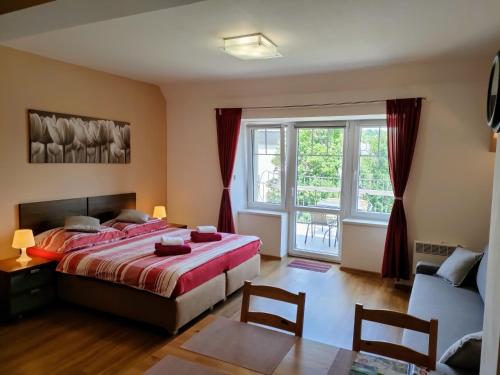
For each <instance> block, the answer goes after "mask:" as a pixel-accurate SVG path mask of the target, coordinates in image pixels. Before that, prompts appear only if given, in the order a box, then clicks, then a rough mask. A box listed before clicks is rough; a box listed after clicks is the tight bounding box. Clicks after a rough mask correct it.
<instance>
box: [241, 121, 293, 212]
mask: <svg viewBox="0 0 500 375" xmlns="http://www.w3.org/2000/svg"><path fill="white" fill-rule="evenodd" d="M286 125H287V124H281V123H262V124H260V123H259V124H255V123H247V124H246V142H245V143H246V145H247V157H246V160H247V168H246V171H247V172H246V176H247V206H248V208H250V209H262V210H270V211H285V202H286V195H287V194H286V193H287V191H286V181H287V179H286V176H287V175H286V173H287V171H286V169H287V168H286V152H285V151H286V150H285V148H286V146H285V145H286V142H285V136H286V132H285V129H286ZM258 129H280V164H281V176H280V177H281V181H280V182H281V200H280V203H267V202H257V201H255V192H254V188H255V184H254V180H255V170H254V162H255V159H254V146H255V142H254V130H258Z"/></svg>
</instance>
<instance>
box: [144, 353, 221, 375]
mask: <svg viewBox="0 0 500 375" xmlns="http://www.w3.org/2000/svg"><path fill="white" fill-rule="evenodd" d="M144 375H224V374H223V373H222V372H219V371H217V370H214V369H211V368H210V367H207V366H203V365H200V364H198V363H194V362H191V361H187V360H185V359H181V358H177V357H174V356H171V355H169V356H166V357H165V358H163V359H162V360H161V361H159V362H157V363H156V364H155V365H154V366H153V367H151V368H150V369H148V370H147V371H146V372H145V373H144Z"/></svg>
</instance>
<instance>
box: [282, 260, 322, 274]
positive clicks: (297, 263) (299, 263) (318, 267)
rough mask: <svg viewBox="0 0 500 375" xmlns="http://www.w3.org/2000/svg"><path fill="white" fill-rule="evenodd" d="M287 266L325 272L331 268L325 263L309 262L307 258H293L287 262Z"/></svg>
mask: <svg viewBox="0 0 500 375" xmlns="http://www.w3.org/2000/svg"><path fill="white" fill-rule="evenodd" d="M288 267H291V268H300V269H302V270H308V271H314V272H321V273H325V272H328V270H329V269H330V268H331V266H330V265H328V264H325V263H318V262H311V261H309V260H302V259H295V260H293V261H291V262H290V263H288Z"/></svg>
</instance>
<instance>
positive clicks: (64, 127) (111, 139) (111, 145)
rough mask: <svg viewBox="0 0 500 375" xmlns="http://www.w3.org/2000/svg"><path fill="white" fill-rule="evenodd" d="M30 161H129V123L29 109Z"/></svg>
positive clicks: (102, 162)
mask: <svg viewBox="0 0 500 375" xmlns="http://www.w3.org/2000/svg"><path fill="white" fill-rule="evenodd" d="M28 118H29V137H30V163H99V164H125V163H130V124H129V123H127V122H122V121H113V120H104V119H98V118H93V117H85V116H77V115H68V114H63V113H56V112H46V111H38V110H33V109H29V110H28Z"/></svg>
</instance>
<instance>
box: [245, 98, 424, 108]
mask: <svg viewBox="0 0 500 375" xmlns="http://www.w3.org/2000/svg"><path fill="white" fill-rule="evenodd" d="M416 99H422V100H427V98H424V97H419V98H416ZM387 100H391V99H377V100H360V101H356V102H332V103H319V104H295V105H275V106H274V105H273V106H256V107H242V108H241V109H245V110H253V109H286V108H313V107H337V106H344V105H358V104H374V103H385V102H386V101H387Z"/></svg>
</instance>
